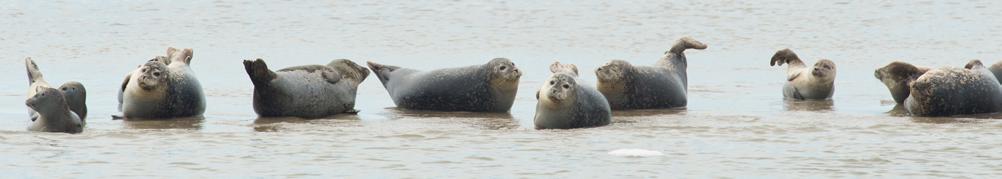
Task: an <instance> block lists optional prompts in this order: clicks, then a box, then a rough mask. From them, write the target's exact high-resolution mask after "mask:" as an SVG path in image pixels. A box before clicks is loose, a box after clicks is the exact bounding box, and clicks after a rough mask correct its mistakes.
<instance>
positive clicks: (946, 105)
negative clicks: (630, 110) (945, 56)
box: [875, 61, 1002, 116]
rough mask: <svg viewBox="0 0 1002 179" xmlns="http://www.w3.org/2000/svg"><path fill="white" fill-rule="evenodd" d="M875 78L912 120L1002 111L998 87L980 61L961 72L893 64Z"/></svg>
mask: <svg viewBox="0 0 1002 179" xmlns="http://www.w3.org/2000/svg"><path fill="white" fill-rule="evenodd" d="M875 76H876V77H877V78H878V79H881V81H883V82H884V83H885V85H887V86H888V89H889V90H891V93H892V95H894V96H895V101H898V102H899V103H900V104H903V105H904V106H905V109H907V110H908V112H909V113H911V114H912V115H915V116H949V115H960V114H977V113H991V112H998V111H1000V110H1002V86H1000V85H999V83H998V79H996V78H995V74H993V73H992V72H991V71H990V70H989V69H988V68H986V67H984V66H983V65H981V63H980V61H972V62H971V63H968V65H967V66H966V67H965V68H939V69H932V70H929V69H925V68H919V67H915V66H913V65H911V64H907V63H901V62H894V63H891V64H889V65H888V66H885V67H883V68H880V69H878V70H877V71H876V72H875ZM903 89H907V90H903ZM902 98H903V99H902Z"/></svg>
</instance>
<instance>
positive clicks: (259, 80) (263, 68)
mask: <svg viewBox="0 0 1002 179" xmlns="http://www.w3.org/2000/svg"><path fill="white" fill-rule="evenodd" d="M244 69H245V70H247V76H250V79H251V82H253V83H254V86H259V85H267V84H268V82H271V80H274V79H275V78H277V77H278V76H277V75H275V72H272V71H271V70H269V69H268V65H267V64H265V63H264V60H262V59H260V58H258V59H257V60H254V61H251V60H244Z"/></svg>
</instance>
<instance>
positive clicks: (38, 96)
mask: <svg viewBox="0 0 1002 179" xmlns="http://www.w3.org/2000/svg"><path fill="white" fill-rule="evenodd" d="M24 103H25V105H27V106H28V107H29V108H31V109H32V110H34V111H36V112H38V113H37V115H38V117H37V118H36V119H35V121H33V122H32V124H31V126H30V127H28V130H30V131H38V132H66V133H80V132H83V125H84V124H83V120H82V119H80V116H77V115H76V113H74V112H73V111H70V107H69V105H67V104H66V98H65V97H64V96H63V92H62V91H59V90H57V89H54V88H49V87H40V88H39V90H38V91H37V92H36V93H35V94H34V95H33V96H31V98H28V100H26V101H25V102H24Z"/></svg>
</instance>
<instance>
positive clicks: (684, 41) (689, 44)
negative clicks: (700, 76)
mask: <svg viewBox="0 0 1002 179" xmlns="http://www.w3.org/2000/svg"><path fill="white" fill-rule="evenodd" d="M686 49H699V50H702V49H706V44H703V43H702V42H699V41H697V40H696V39H693V38H691V37H682V38H681V39H678V42H675V45H673V46H672V47H671V49H669V50H668V52H665V53H674V54H682V52H684V51H685V50H686Z"/></svg>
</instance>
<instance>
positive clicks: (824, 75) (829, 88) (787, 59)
mask: <svg viewBox="0 0 1002 179" xmlns="http://www.w3.org/2000/svg"><path fill="white" fill-rule="evenodd" d="M784 63H785V64H789V65H787V69H786V84H785V85H783V97H785V98H786V99H794V100H824V99H830V98H831V97H832V94H834V93H835V74H836V73H835V62H832V61H831V60H828V59H821V60H819V61H818V62H817V63H814V66H811V67H807V66H806V65H805V64H804V62H803V61H801V60H800V57H798V56H797V54H796V53H793V51H792V50H790V49H783V50H779V51H777V52H776V54H775V55H773V56H772V59H771V60H770V61H769V65H770V66H782V65H783V64H784Z"/></svg>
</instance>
